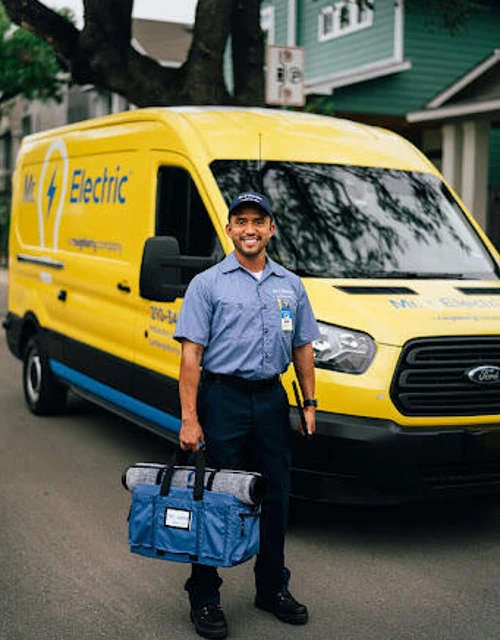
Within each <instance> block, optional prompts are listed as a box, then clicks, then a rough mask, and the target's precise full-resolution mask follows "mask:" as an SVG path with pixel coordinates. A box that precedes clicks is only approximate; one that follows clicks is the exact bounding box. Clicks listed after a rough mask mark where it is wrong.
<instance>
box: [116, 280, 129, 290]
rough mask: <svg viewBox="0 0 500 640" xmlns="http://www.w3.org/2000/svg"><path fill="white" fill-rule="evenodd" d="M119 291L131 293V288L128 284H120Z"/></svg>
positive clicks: (118, 285)
mask: <svg viewBox="0 0 500 640" xmlns="http://www.w3.org/2000/svg"><path fill="white" fill-rule="evenodd" d="M116 286H117V287H118V290H119V291H124V292H125V293H130V287H129V286H128V284H127V283H126V282H119V283H118V284H117V285H116Z"/></svg>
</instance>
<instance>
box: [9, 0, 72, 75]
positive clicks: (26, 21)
mask: <svg viewBox="0 0 500 640" xmlns="http://www.w3.org/2000/svg"><path fill="white" fill-rule="evenodd" d="M2 2H3V5H4V7H5V10H6V11H7V14H8V15H9V17H10V19H11V20H12V22H15V23H16V24H17V25H19V26H20V27H23V28H24V29H27V30H28V31H31V32H32V33H34V34H35V35H37V36H38V37H39V38H41V39H42V40H45V41H46V42H48V43H49V44H50V45H51V46H52V48H53V49H54V51H55V52H56V53H57V55H58V56H59V57H60V58H61V60H62V61H63V62H64V63H65V64H66V66H67V67H68V68H70V67H71V61H72V60H73V58H75V56H76V55H77V53H78V37H79V33H80V32H79V31H78V29H77V28H76V27H75V26H74V25H72V24H71V22H70V21H69V20H67V19H66V18H64V17H63V16H61V15H60V14H58V13H56V12H55V11H52V10H51V9H48V8H47V7H46V6H45V5H44V4H42V3H41V2H38V0H2Z"/></svg>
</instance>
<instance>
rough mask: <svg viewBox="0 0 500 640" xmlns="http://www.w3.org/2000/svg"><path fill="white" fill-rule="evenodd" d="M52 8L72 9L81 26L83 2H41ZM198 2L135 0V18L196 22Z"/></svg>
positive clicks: (78, 0) (189, 0)
mask: <svg viewBox="0 0 500 640" xmlns="http://www.w3.org/2000/svg"><path fill="white" fill-rule="evenodd" d="M41 2H42V3H43V4H45V5H47V6H48V7H50V8H54V9H59V8H61V7H68V8H70V9H71V10H72V11H73V13H74V14H75V15H76V17H77V19H78V21H79V22H78V26H81V22H82V15H83V0H41ZM196 2H197V0H135V2H134V12H133V16H134V17H136V18H148V19H150V20H155V19H156V20H171V21H173V22H188V23H192V22H194V12H195V8H196Z"/></svg>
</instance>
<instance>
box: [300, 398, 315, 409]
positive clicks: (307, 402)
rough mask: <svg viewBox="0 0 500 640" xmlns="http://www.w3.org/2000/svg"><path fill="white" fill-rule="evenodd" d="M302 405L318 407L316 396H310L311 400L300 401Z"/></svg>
mask: <svg viewBox="0 0 500 640" xmlns="http://www.w3.org/2000/svg"><path fill="white" fill-rule="evenodd" d="M302 406H304V407H316V408H317V407H318V401H317V400H316V398H312V399H311V400H304V402H303V403H302Z"/></svg>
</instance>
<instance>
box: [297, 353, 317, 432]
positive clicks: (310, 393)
mask: <svg viewBox="0 0 500 640" xmlns="http://www.w3.org/2000/svg"><path fill="white" fill-rule="evenodd" d="M292 360H293V366H294V367H295V373H296V374H297V378H298V380H299V385H300V389H301V391H302V397H303V398H304V399H305V400H309V399H311V398H314V388H315V381H314V352H313V348H312V344H311V343H308V344H305V345H303V346H302V347H295V349H293V350H292ZM304 417H305V419H306V428H307V433H308V435H310V436H312V434H313V433H314V432H315V431H316V407H304ZM302 435H306V434H305V433H303V434H302Z"/></svg>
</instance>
